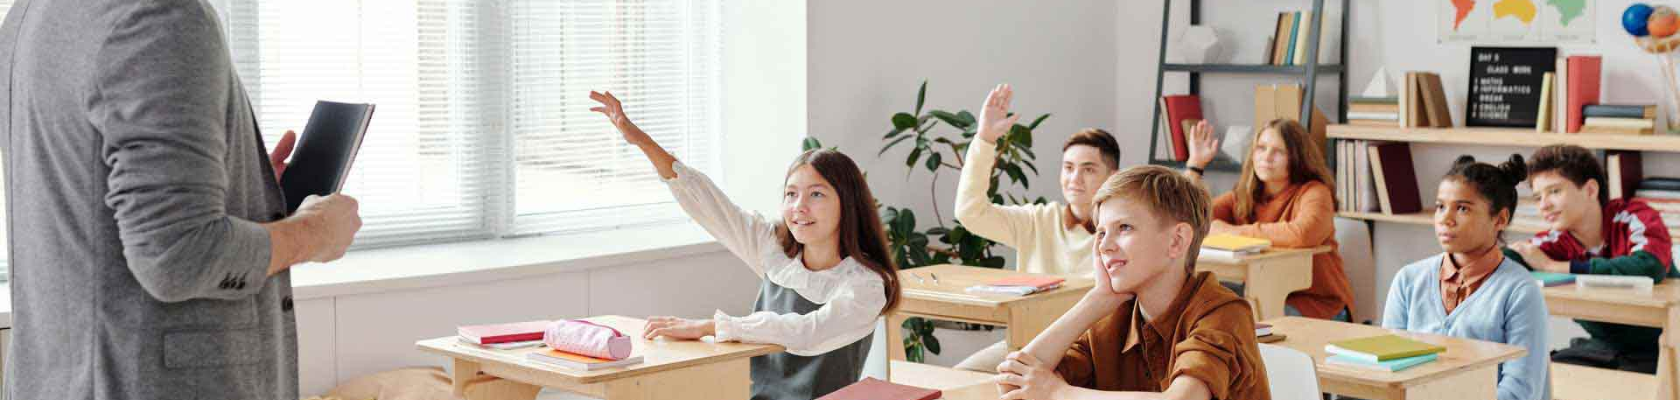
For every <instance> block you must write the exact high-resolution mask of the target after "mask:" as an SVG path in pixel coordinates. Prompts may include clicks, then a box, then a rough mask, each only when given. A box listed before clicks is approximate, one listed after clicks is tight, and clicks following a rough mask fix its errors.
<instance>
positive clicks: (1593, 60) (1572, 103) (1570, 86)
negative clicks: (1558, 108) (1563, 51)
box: [1562, 55, 1604, 133]
mask: <svg viewBox="0 0 1680 400" xmlns="http://www.w3.org/2000/svg"><path fill="white" fill-rule="evenodd" d="M1603 63H1604V59H1603V57H1601V56H1596V55H1574V56H1569V57H1567V58H1566V59H1565V61H1564V64H1565V65H1566V68H1567V69H1568V71H1567V72H1568V75H1566V80H1567V82H1565V85H1567V89H1565V91H1566V92H1567V93H1566V94H1565V96H1566V97H1564V98H1563V100H1564V101H1563V103H1562V104H1563V105H1564V107H1565V108H1564V112H1563V114H1565V116H1566V122H1565V124H1564V127H1565V128H1566V132H1568V133H1579V132H1581V125H1583V124H1584V123H1585V122H1586V118H1585V117H1584V116H1583V115H1582V114H1581V111H1582V110H1583V109H1584V108H1585V107H1586V106H1587V105H1588V104H1598V95H1599V93H1598V91H1599V83H1600V82H1599V80H1600V79H1601V75H1600V72H1601V68H1602V66H1603Z"/></svg>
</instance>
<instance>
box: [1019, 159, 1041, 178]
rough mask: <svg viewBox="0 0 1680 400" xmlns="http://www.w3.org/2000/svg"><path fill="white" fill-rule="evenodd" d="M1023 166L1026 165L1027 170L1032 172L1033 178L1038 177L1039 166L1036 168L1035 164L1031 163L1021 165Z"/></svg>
mask: <svg viewBox="0 0 1680 400" xmlns="http://www.w3.org/2000/svg"><path fill="white" fill-rule="evenodd" d="M1021 165H1025V166H1027V169H1030V170H1032V172H1033V176H1038V166H1035V165H1033V163H1030V162H1024V163H1021Z"/></svg>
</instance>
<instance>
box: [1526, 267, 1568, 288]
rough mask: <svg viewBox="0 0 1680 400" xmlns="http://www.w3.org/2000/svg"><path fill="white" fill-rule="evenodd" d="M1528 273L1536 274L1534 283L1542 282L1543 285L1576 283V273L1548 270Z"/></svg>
mask: <svg viewBox="0 0 1680 400" xmlns="http://www.w3.org/2000/svg"><path fill="white" fill-rule="evenodd" d="M1528 273H1529V275H1533V276H1534V283H1538V284H1540V286H1541V287H1552V286H1560V285H1568V284H1571V283H1575V274H1563V273H1557V272H1546V271H1528Z"/></svg>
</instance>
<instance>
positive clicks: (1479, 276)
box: [1441, 247, 1505, 314]
mask: <svg viewBox="0 0 1680 400" xmlns="http://www.w3.org/2000/svg"><path fill="white" fill-rule="evenodd" d="M1467 261H1468V262H1469V265H1461V264H1459V262H1458V260H1454V259H1453V256H1452V254H1447V255H1446V256H1445V257H1441V305H1444V306H1446V307H1447V314H1452V312H1453V309H1455V308H1458V304H1459V303H1463V302H1464V299H1467V298H1470V294H1471V293H1475V292H1476V289H1479V288H1481V287H1482V282H1485V281H1487V277H1488V275H1492V274H1493V271H1494V270H1497V269H1499V264H1500V263H1503V262H1505V254H1504V253H1503V252H1501V251H1499V248H1497V247H1496V248H1494V249H1493V250H1489V251H1488V252H1487V253H1486V254H1483V255H1480V256H1477V257H1476V258H1475V259H1473V260H1467Z"/></svg>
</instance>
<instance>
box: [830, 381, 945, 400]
mask: <svg viewBox="0 0 1680 400" xmlns="http://www.w3.org/2000/svg"><path fill="white" fill-rule="evenodd" d="M943 396H945V393H944V392H940V391H938V390H934V389H923V388H919V387H915V386H905V385H900V384H896V383H892V382H887V381H883V380H880V379H875V378H863V380H861V381H858V383H853V384H851V385H849V386H846V387H843V388H840V390H836V391H834V393H829V394H828V395H827V396H823V397H818V398H817V400H933V399H937V398H940V397H943Z"/></svg>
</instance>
